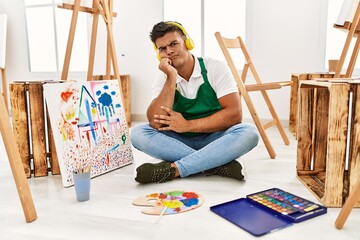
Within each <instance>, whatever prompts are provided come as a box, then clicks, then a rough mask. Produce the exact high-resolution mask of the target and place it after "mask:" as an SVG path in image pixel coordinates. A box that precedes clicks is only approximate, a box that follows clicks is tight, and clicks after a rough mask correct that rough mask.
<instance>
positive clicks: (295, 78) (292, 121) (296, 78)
mask: <svg viewBox="0 0 360 240" xmlns="http://www.w3.org/2000/svg"><path fill="white" fill-rule="evenodd" d="M334 75H335V73H300V74H292V75H291V81H292V85H291V91H290V111H289V131H290V132H291V133H292V134H293V135H294V136H295V137H296V129H297V124H296V123H297V112H298V95H299V82H300V81H303V80H313V79H314V78H333V77H334Z"/></svg>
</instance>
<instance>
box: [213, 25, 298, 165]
mask: <svg viewBox="0 0 360 240" xmlns="http://www.w3.org/2000/svg"><path fill="white" fill-rule="evenodd" d="M215 36H216V39H217V41H218V43H219V45H220V48H221V50H222V52H223V54H224V56H225V59H226V61H227V63H228V65H229V67H230V69H231V72H232V74H233V76H234V79H235V81H236V83H237V85H238V88H239V92H240V95H241V96H242V97H243V98H244V101H245V103H246V105H247V107H248V109H249V111H250V114H251V116H252V118H253V121H254V123H255V125H256V127H257V128H258V131H259V133H260V136H261V138H262V140H263V141H264V144H265V147H266V149H267V151H268V152H269V155H270V158H275V157H276V153H275V151H274V148H273V146H272V144H271V142H270V139H269V138H268V136H267V134H266V132H265V130H266V129H267V128H269V127H272V126H274V125H276V126H277V128H278V130H279V132H280V134H281V137H282V139H283V141H284V143H285V145H289V139H288V137H287V135H286V133H285V131H284V128H283V126H282V124H281V122H280V120H279V117H278V116H277V114H276V111H275V108H274V106H273V104H272V103H271V101H270V98H269V96H268V94H267V92H266V91H267V90H272V89H280V88H282V87H283V86H291V81H283V82H272V83H263V82H262V81H261V80H260V77H259V75H258V73H257V71H256V69H255V67H254V64H253V62H252V60H251V58H250V55H249V53H248V51H247V50H246V47H245V44H244V42H243V41H242V39H241V37H236V38H225V37H222V36H221V34H220V33H219V32H216V33H215ZM228 49H239V50H241V51H242V53H243V55H244V57H245V65H244V69H243V71H242V74H241V76H240V75H239V73H238V70H237V69H236V66H235V64H234V61H233V59H232V57H231V56H232V55H234V54H235V53H232V54H230V52H229V51H228ZM249 68H250V71H251V73H252V75H253V76H254V79H255V81H256V83H255V84H245V80H246V76H247V72H248V69H249ZM255 91H260V92H261V95H262V96H263V98H264V100H265V102H266V105H267V107H268V109H269V111H270V113H271V116H272V120H271V121H269V122H267V123H265V124H263V123H261V121H260V117H259V115H258V113H257V111H256V109H255V106H254V104H253V101H252V100H251V98H250V95H249V92H255Z"/></svg>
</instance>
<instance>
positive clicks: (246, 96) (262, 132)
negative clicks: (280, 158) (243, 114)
mask: <svg viewBox="0 0 360 240" xmlns="http://www.w3.org/2000/svg"><path fill="white" fill-rule="evenodd" d="M240 91H241V90H240ZM243 98H244V101H245V103H246V105H247V107H248V109H249V112H250V114H251V117H252V119H253V121H254V123H255V125H256V127H257V129H258V131H259V134H260V136H261V139H262V140H263V142H264V144H265V147H266V150H267V151H268V153H269V156H270V158H272V159H274V158H275V157H276V153H275V150H274V148H273V146H272V145H271V142H270V140H269V137H268V136H267V134H266V132H265V128H264V127H263V125H262V123H261V121H260V119H259V116H258V114H257V112H256V110H255V107H254V104H253V103H252V101H251V99H250V96H249V94H248V93H247V92H246V90H244V91H243Z"/></svg>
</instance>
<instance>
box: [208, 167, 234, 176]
mask: <svg viewBox="0 0 360 240" xmlns="http://www.w3.org/2000/svg"><path fill="white" fill-rule="evenodd" d="M206 175H207V176H212V175H219V176H224V177H229V176H230V173H229V171H228V169H227V168H226V167H224V166H220V167H217V168H214V169H213V170H210V171H209V172H208V173H207V174H206Z"/></svg>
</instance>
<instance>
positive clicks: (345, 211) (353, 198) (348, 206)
mask: <svg viewBox="0 0 360 240" xmlns="http://www.w3.org/2000/svg"><path fill="white" fill-rule="evenodd" d="M359 199H360V177H359V179H358V180H357V183H356V185H355V187H354V189H353V191H352V192H351V193H350V195H349V197H348V198H347V199H346V202H345V204H344V206H343V208H342V209H341V211H340V214H339V216H338V217H337V219H336V221H335V226H336V228H337V229H342V227H343V226H344V224H345V222H346V219H347V218H348V217H349V214H350V212H351V210H352V209H353V207H354V205H355V204H356V202H357V201H358V200H359Z"/></svg>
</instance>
